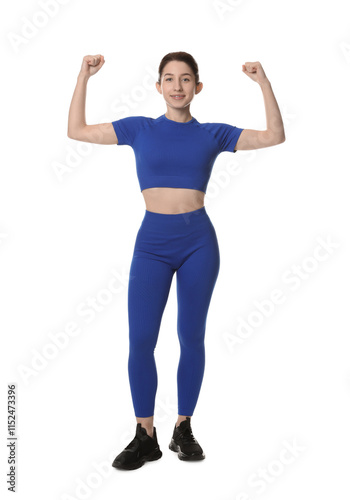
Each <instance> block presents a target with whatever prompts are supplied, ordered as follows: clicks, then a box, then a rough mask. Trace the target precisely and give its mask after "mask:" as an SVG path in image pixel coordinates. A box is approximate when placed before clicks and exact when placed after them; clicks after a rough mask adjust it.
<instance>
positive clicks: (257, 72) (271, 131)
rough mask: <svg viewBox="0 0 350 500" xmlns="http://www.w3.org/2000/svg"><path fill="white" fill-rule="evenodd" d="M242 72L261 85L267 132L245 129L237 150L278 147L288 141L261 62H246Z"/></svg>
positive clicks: (236, 147)
mask: <svg viewBox="0 0 350 500" xmlns="http://www.w3.org/2000/svg"><path fill="white" fill-rule="evenodd" d="M242 71H243V72H244V73H245V74H246V75H247V76H249V78H251V79H252V80H253V81H254V82H256V83H258V84H259V85H260V88H261V90H262V93H263V97H264V104H265V112H266V130H251V129H244V130H243V131H242V133H241V135H240V136H239V139H238V141H237V144H236V146H235V149H236V150H239V149H241V150H250V149H260V148H267V147H269V146H276V145H277V144H281V143H282V142H284V141H285V140H286V137H285V133H284V127H283V121H282V116H281V113H280V110H279V107H278V104H277V101H276V98H275V95H274V93H273V90H272V87H271V83H270V81H269V80H268V78H267V77H266V75H265V72H264V70H263V68H262V66H261V64H260V63H259V62H252V63H250V62H246V63H245V64H243V65H242Z"/></svg>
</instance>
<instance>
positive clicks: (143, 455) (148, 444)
mask: <svg viewBox="0 0 350 500" xmlns="http://www.w3.org/2000/svg"><path fill="white" fill-rule="evenodd" d="M161 456H162V452H161V451H160V449H159V444H158V440H157V432H156V428H155V427H153V437H150V436H149V435H148V434H147V431H146V429H144V428H143V427H141V423H138V424H137V426H136V434H135V437H134V439H133V440H132V441H131V442H130V443H129V444H128V445H127V446H126V448H124V450H123V451H122V452H121V453H119V455H118V456H117V457H116V458H115V459H114V461H113V463H112V466H113V467H115V468H116V469H124V470H133V469H138V468H139V467H142V466H143V464H144V463H145V462H146V461H148V462H151V461H152V460H158V459H159V458H160V457H161Z"/></svg>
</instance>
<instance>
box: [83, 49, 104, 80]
mask: <svg viewBox="0 0 350 500" xmlns="http://www.w3.org/2000/svg"><path fill="white" fill-rule="evenodd" d="M104 63H105V58H104V57H103V56H102V55H101V54H97V55H96V56H85V57H84V58H83V63H82V65H81V69H80V74H81V75H83V76H87V77H90V76H93V75H95V74H96V73H97V72H98V71H99V70H100V69H101V68H102V66H103V65H104Z"/></svg>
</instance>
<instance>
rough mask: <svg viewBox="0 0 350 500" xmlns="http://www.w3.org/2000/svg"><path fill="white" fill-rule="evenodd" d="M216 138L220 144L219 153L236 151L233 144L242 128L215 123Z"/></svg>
mask: <svg viewBox="0 0 350 500" xmlns="http://www.w3.org/2000/svg"><path fill="white" fill-rule="evenodd" d="M216 125H217V127H216V134H215V135H216V138H217V140H218V142H219V144H220V153H221V152H223V151H230V152H231V153H236V150H235V146H236V144H237V141H238V139H239V136H240V135H241V132H242V131H243V130H244V129H243V128H239V127H235V126H234V125H229V124H227V123H218V124H216Z"/></svg>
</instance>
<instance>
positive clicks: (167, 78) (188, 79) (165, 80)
mask: <svg viewBox="0 0 350 500" xmlns="http://www.w3.org/2000/svg"><path fill="white" fill-rule="evenodd" d="M168 80H171V78H166V80H165V81H168ZM184 80H188V81H189V80H190V79H189V78H184Z"/></svg>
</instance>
